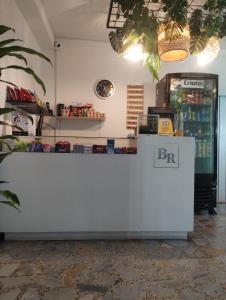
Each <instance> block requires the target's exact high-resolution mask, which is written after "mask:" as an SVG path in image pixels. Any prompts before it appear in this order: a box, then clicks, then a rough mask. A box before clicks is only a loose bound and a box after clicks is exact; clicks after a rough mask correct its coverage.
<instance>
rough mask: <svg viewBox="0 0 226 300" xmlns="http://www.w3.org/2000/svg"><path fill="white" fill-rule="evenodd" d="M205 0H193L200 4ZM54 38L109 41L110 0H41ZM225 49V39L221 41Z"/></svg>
mask: <svg viewBox="0 0 226 300" xmlns="http://www.w3.org/2000/svg"><path fill="white" fill-rule="evenodd" d="M205 1H206V0H193V2H192V3H193V4H195V5H202V4H203V3H204V2H205ZM41 2H42V4H43V7H44V9H45V11H46V14H47V17H48V20H49V22H50V25H51V27H52V30H53V32H54V35H55V38H56V39H60V38H65V39H81V40H90V41H104V42H107V41H109V39H108V34H109V31H110V29H107V28H106V24H107V18H108V11H109V7H110V2H111V1H110V0H41ZM221 48H224V49H226V39H225V38H224V39H223V40H222V41H221Z"/></svg>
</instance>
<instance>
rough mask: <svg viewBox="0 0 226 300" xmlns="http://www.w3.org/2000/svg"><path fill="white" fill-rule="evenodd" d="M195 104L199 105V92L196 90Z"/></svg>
mask: <svg viewBox="0 0 226 300" xmlns="http://www.w3.org/2000/svg"><path fill="white" fill-rule="evenodd" d="M195 103H196V104H200V92H199V91H198V90H197V91H196V94H195Z"/></svg>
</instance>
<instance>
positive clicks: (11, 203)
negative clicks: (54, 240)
mask: <svg viewBox="0 0 226 300" xmlns="http://www.w3.org/2000/svg"><path fill="white" fill-rule="evenodd" d="M0 203H2V204H5V205H8V206H11V207H13V208H15V209H16V210H18V211H19V212H21V211H20V209H19V208H18V204H16V203H14V202H13V201H6V200H4V201H0Z"/></svg>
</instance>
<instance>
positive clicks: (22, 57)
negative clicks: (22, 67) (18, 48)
mask: <svg viewBox="0 0 226 300" xmlns="http://www.w3.org/2000/svg"><path fill="white" fill-rule="evenodd" d="M7 56H13V57H16V58H17V59H20V60H23V61H24V62H25V64H26V65H27V59H26V58H25V57H24V56H23V55H21V54H17V53H9V54H8V55H7Z"/></svg>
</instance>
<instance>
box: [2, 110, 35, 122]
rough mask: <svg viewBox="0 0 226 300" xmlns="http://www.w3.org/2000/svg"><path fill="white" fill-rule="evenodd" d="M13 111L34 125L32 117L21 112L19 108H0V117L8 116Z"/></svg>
mask: <svg viewBox="0 0 226 300" xmlns="http://www.w3.org/2000/svg"><path fill="white" fill-rule="evenodd" d="M14 111H16V112H18V113H20V114H21V115H23V116H24V117H26V118H28V119H29V120H30V121H31V123H32V124H33V123H34V120H33V118H32V116H30V115H29V114H27V113H25V112H24V111H23V110H21V109H19V108H17V109H15V108H9V107H4V108H0V116H1V115H5V114H8V113H10V112H14Z"/></svg>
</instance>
